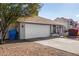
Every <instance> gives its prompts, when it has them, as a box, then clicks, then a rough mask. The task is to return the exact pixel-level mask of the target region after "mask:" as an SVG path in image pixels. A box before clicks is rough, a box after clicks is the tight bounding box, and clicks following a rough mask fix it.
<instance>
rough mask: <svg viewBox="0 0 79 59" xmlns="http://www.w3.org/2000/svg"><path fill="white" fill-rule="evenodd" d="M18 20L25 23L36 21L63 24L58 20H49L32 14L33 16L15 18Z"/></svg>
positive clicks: (38, 22)
mask: <svg viewBox="0 0 79 59" xmlns="http://www.w3.org/2000/svg"><path fill="white" fill-rule="evenodd" d="M17 21H18V22H21V23H22V22H25V23H37V24H55V25H63V24H61V23H59V22H56V21H53V20H50V19H46V18H43V17H39V16H34V17H20V18H18V19H17Z"/></svg>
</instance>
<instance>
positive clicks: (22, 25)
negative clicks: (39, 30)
mask: <svg viewBox="0 0 79 59" xmlns="http://www.w3.org/2000/svg"><path fill="white" fill-rule="evenodd" d="M19 34H20V39H25V24H24V23H20V33H19Z"/></svg>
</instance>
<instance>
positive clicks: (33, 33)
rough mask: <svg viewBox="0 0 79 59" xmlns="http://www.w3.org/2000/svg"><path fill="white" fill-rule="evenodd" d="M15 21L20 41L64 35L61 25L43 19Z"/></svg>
mask: <svg viewBox="0 0 79 59" xmlns="http://www.w3.org/2000/svg"><path fill="white" fill-rule="evenodd" d="M17 21H18V23H19V34H20V39H30V38H40V37H50V36H53V35H54V34H56V35H63V33H64V26H63V25H62V24H61V23H59V22H56V21H53V20H50V19H46V18H43V17H39V16H34V17H20V18H18V19H17Z"/></svg>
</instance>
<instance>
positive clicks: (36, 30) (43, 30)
mask: <svg viewBox="0 0 79 59" xmlns="http://www.w3.org/2000/svg"><path fill="white" fill-rule="evenodd" d="M49 36H50V26H49V25H39V24H25V39H29V38H38V37H49Z"/></svg>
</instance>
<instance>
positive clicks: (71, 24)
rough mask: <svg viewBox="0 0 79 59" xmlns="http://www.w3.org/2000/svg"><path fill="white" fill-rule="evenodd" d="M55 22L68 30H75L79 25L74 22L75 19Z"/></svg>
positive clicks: (62, 19)
mask: <svg viewBox="0 0 79 59" xmlns="http://www.w3.org/2000/svg"><path fill="white" fill-rule="evenodd" d="M54 20H55V21H57V22H60V23H62V24H63V25H64V26H65V28H66V30H68V29H72V28H75V27H76V25H77V23H76V22H75V21H73V19H68V18H64V17H61V18H56V19H54Z"/></svg>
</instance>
